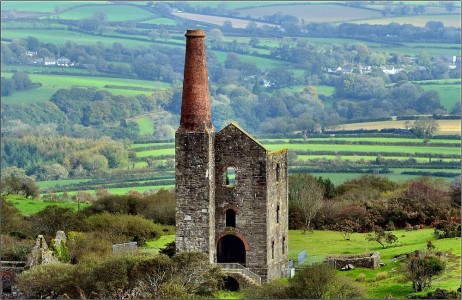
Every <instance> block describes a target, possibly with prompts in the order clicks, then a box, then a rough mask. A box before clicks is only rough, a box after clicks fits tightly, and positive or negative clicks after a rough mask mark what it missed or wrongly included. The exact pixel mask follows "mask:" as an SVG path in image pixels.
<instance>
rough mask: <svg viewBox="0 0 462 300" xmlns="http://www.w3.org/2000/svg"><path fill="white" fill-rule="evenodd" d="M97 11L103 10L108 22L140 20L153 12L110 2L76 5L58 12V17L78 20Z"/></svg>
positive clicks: (88, 16)
mask: <svg viewBox="0 0 462 300" xmlns="http://www.w3.org/2000/svg"><path fill="white" fill-rule="evenodd" d="M98 11H101V12H104V13H105V14H106V15H107V20H108V21H109V22H114V21H118V22H123V21H131V20H140V19H145V18H149V17H152V16H153V13H151V12H149V11H147V10H145V9H142V8H139V7H135V6H131V5H123V4H115V5H114V4H111V5H88V6H81V7H76V8H72V9H69V10H66V11H65V12H63V13H60V14H59V17H60V18H61V19H65V20H79V19H84V18H90V17H91V16H93V15H94V14H95V13H96V12H98Z"/></svg>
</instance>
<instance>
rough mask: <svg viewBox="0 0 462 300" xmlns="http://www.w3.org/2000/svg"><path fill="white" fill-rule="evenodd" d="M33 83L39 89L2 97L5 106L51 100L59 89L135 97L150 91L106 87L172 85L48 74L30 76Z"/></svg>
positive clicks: (136, 80) (160, 86) (159, 86)
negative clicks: (88, 90) (82, 88)
mask: <svg viewBox="0 0 462 300" xmlns="http://www.w3.org/2000/svg"><path fill="white" fill-rule="evenodd" d="M2 76H5V77H7V78H9V77H11V76H12V73H4V72H2ZM29 78H30V79H31V80H32V82H35V83H38V82H39V83H41V84H42V86H41V87H40V88H37V89H32V90H27V91H18V92H15V93H13V94H12V95H10V96H4V97H2V101H3V103H5V104H12V103H36V102H44V101H48V100H50V98H51V96H52V95H53V94H54V93H55V92H56V91H57V90H59V89H66V88H71V87H74V86H78V87H96V88H98V89H101V90H105V91H108V92H111V93H112V94H114V95H124V96H135V95H139V94H145V95H150V94H152V92H150V91H141V90H131V89H123V88H120V89H119V88H105V86H106V85H118V86H121V87H124V86H130V87H132V88H137V87H138V88H149V89H167V88H169V87H170V84H168V83H165V82H160V81H148V80H138V79H124V78H111V77H91V76H62V75H51V74H50V75H48V74H30V75H29Z"/></svg>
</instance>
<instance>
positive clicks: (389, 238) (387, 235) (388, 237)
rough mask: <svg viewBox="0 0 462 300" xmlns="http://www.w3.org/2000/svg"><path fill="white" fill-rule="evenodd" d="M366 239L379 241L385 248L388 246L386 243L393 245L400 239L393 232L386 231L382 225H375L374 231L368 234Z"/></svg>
mask: <svg viewBox="0 0 462 300" xmlns="http://www.w3.org/2000/svg"><path fill="white" fill-rule="evenodd" d="M366 240H368V241H370V242H377V243H379V244H380V245H381V246H382V248H383V249H385V248H386V246H385V243H387V244H389V245H391V244H393V243H395V242H396V241H398V237H397V236H396V235H394V234H393V233H392V232H385V231H384V230H383V228H382V227H380V226H374V232H373V233H368V234H367V235H366Z"/></svg>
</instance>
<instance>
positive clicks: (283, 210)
mask: <svg viewBox="0 0 462 300" xmlns="http://www.w3.org/2000/svg"><path fill="white" fill-rule="evenodd" d="M267 157H268V163H267V166H266V168H267V191H268V192H267V195H268V206H267V210H268V214H267V220H266V223H267V224H268V226H267V232H268V233H267V244H268V278H267V280H268V281H270V280H273V279H276V278H279V277H285V276H287V275H288V267H289V256H288V252H289V248H288V232H289V231H288V230H289V219H288V216H289V203H288V201H289V199H288V192H287V191H288V170H287V149H283V150H277V151H273V152H270V153H268V155H267Z"/></svg>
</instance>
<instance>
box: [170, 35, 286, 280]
mask: <svg viewBox="0 0 462 300" xmlns="http://www.w3.org/2000/svg"><path fill="white" fill-rule="evenodd" d="M175 153H176V154H175V155H176V157H175V159H176V197H177V199H176V200H177V212H176V247H177V251H178V252H181V251H201V252H204V253H207V254H208V256H209V259H210V262H212V263H226V264H227V265H230V264H237V263H238V264H240V265H242V266H244V267H245V268H246V269H248V270H250V271H251V272H253V273H256V274H258V276H260V277H261V279H262V280H263V281H268V280H273V279H275V278H278V277H281V276H286V274H287V269H288V246H287V244H288V193H287V189H288V177H287V170H288V165H287V149H282V150H277V151H269V150H268V149H266V148H265V147H264V146H263V145H262V144H260V143H259V142H258V141H257V140H255V139H254V138H253V137H252V136H250V135H249V134H248V133H246V132H245V131H244V130H243V129H241V128H240V127H239V126H238V125H237V124H235V123H231V124H229V125H228V126H226V127H225V128H223V129H222V130H221V131H219V132H216V131H215V128H214V127H213V125H212V121H211V113H210V99H209V88H208V76H207V65H206V53H205V33H204V31H203V30H188V31H187V33H186V58H185V69H184V81H183V97H182V106H181V120H180V127H179V128H178V130H177V131H176V135H175Z"/></svg>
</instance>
